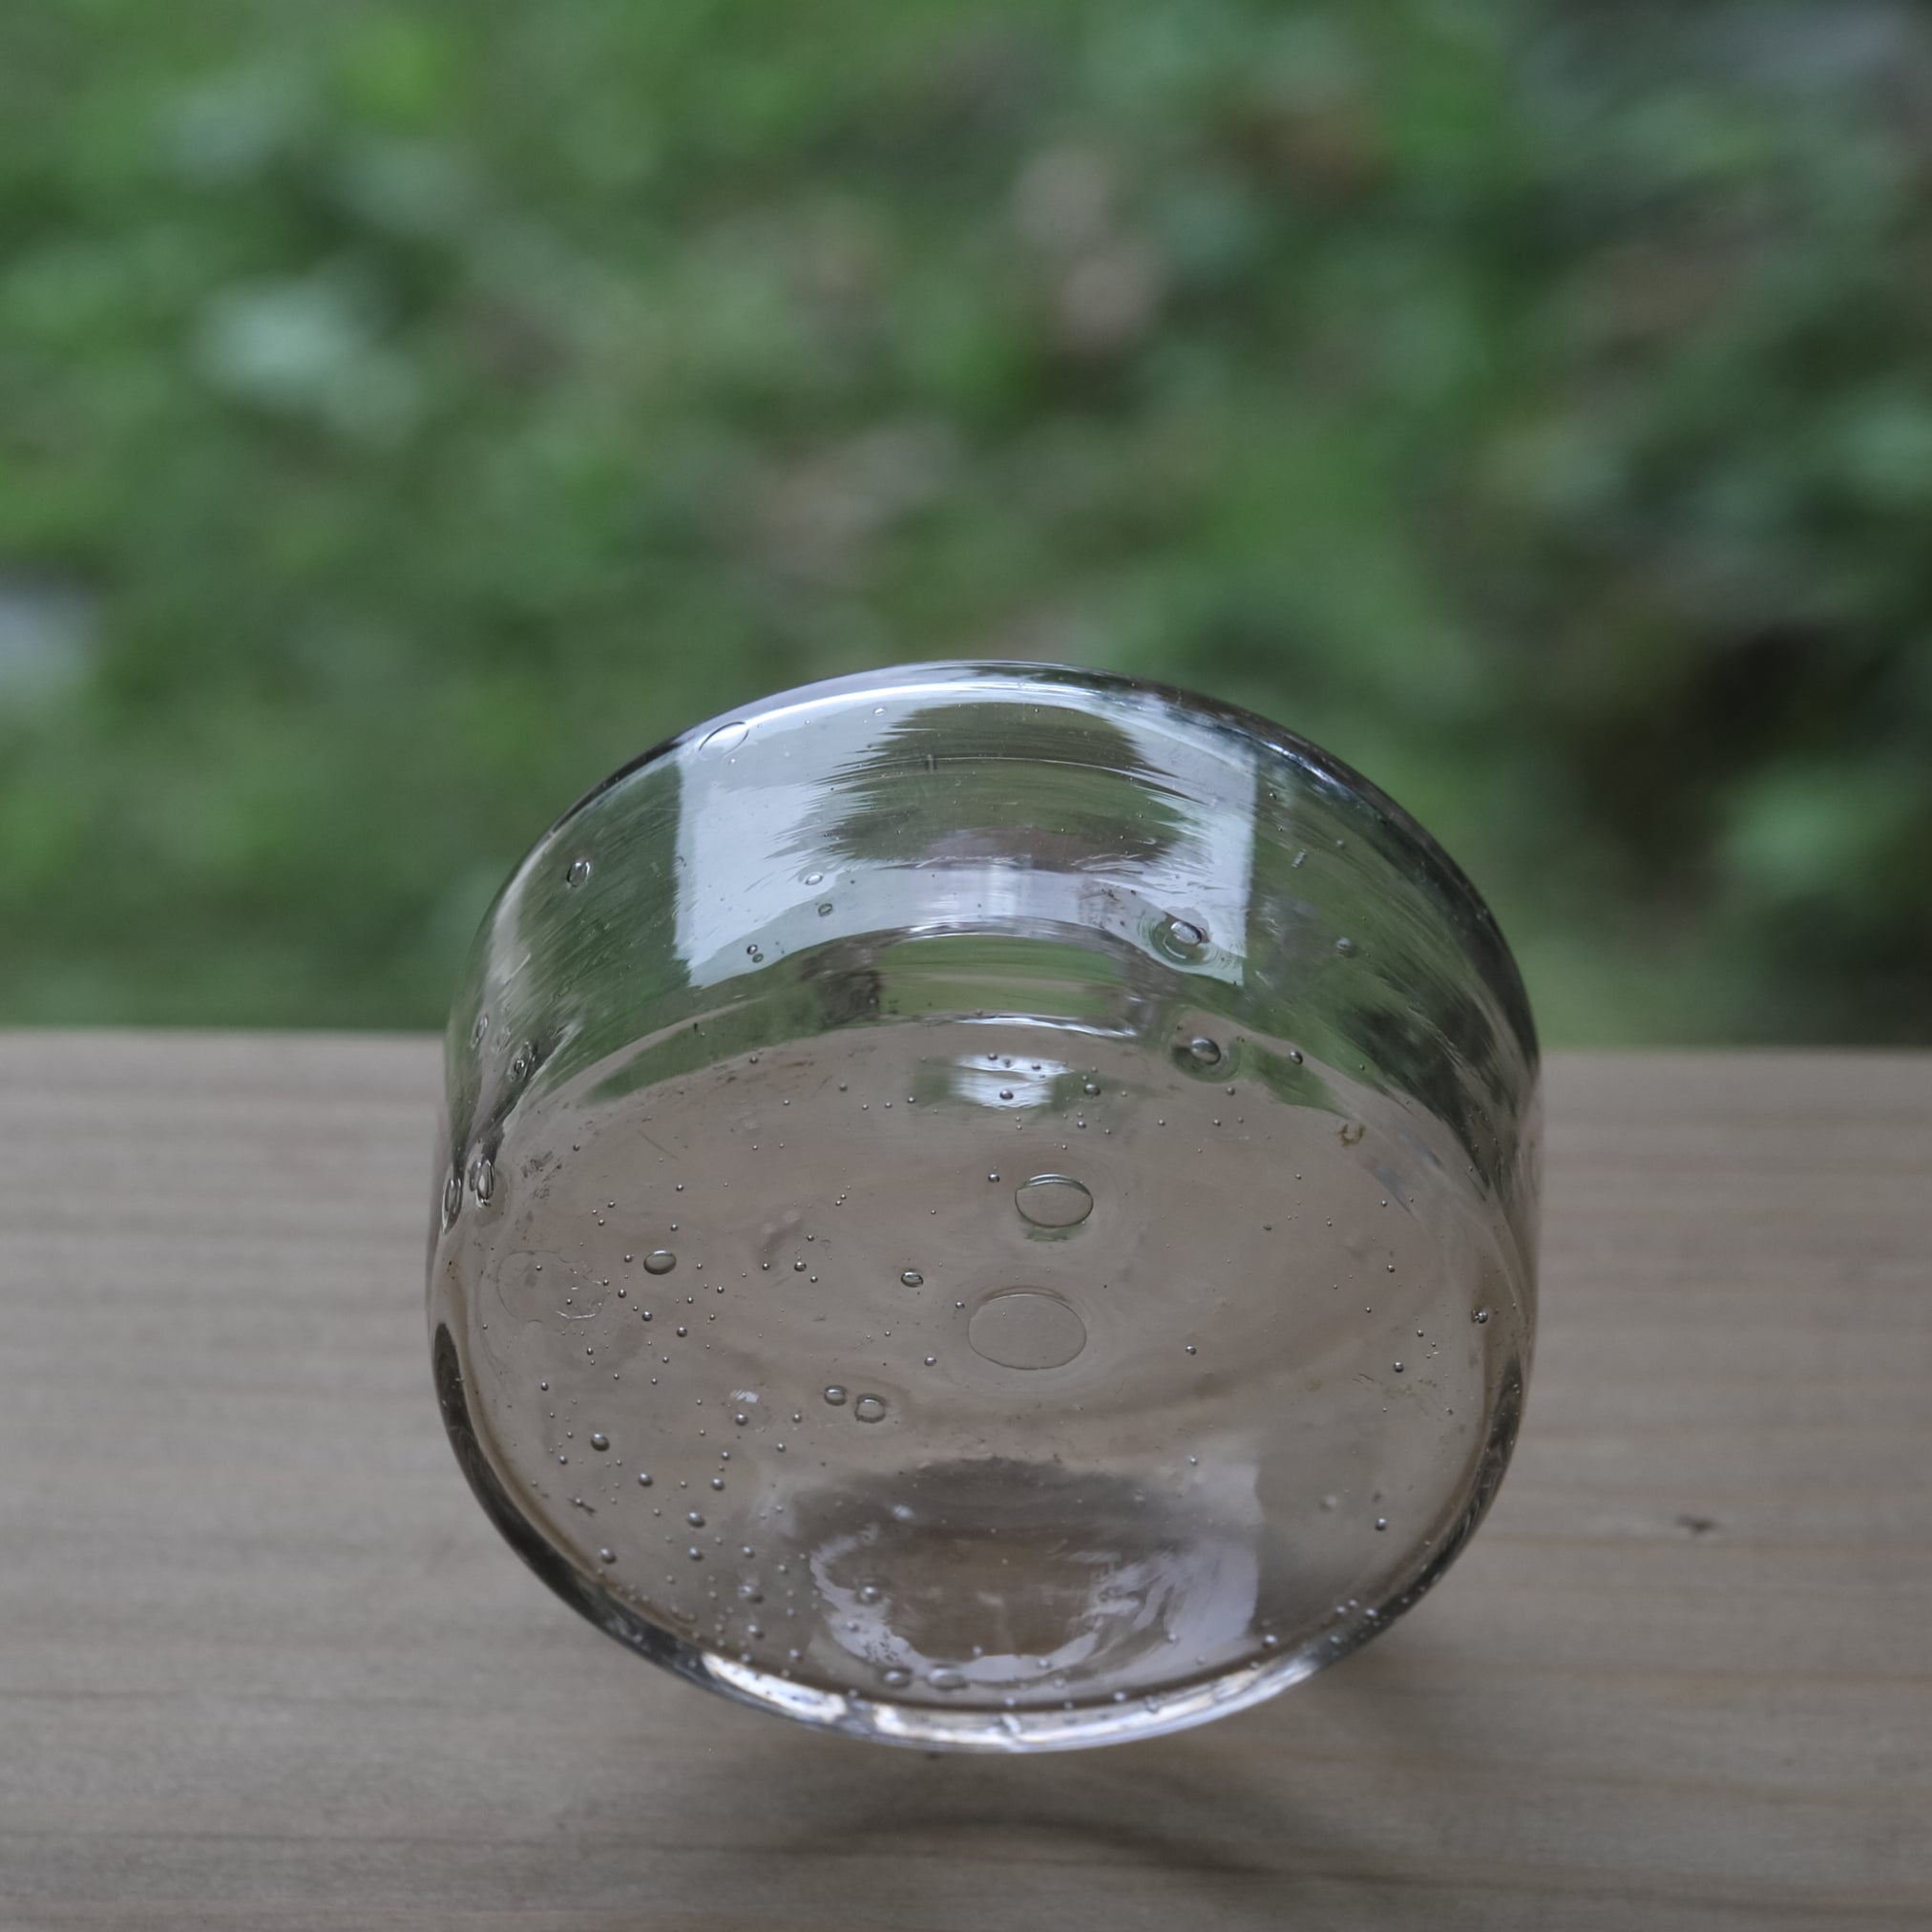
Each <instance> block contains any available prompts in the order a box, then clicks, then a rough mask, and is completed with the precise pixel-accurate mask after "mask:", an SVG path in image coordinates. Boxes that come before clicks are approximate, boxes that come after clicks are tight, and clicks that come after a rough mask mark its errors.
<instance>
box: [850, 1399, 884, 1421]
mask: <svg viewBox="0 0 1932 1932" xmlns="http://www.w3.org/2000/svg"><path fill="white" fill-rule="evenodd" d="M852 1414H853V1415H854V1416H855V1417H857V1418H858V1419H859V1420H860V1421H861V1422H883V1421H884V1420H885V1419H886V1405H885V1403H884V1401H883V1400H881V1399H880V1397H877V1396H861V1397H859V1398H858V1400H857V1401H856V1402H854V1403H853V1404H852Z"/></svg>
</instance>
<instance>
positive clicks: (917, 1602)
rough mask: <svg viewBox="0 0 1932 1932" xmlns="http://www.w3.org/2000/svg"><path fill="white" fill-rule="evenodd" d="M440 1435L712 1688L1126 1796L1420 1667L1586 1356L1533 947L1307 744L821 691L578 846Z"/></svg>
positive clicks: (488, 1108) (563, 1573) (530, 920)
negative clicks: (1410, 1656) (1360, 1674)
mask: <svg viewBox="0 0 1932 1932" xmlns="http://www.w3.org/2000/svg"><path fill="white" fill-rule="evenodd" d="M447 1066H448V1096H447V1113H446V1124H445V1132H444V1139H443V1145H442V1150H441V1152H440V1154H439V1163H438V1172H437V1177H436V1185H435V1196H436V1214H435V1225H434V1229H433V1232H432V1243H431V1257H430V1277H429V1306H430V1330H431V1344H432V1352H433V1357H434V1372H435V1381H436V1386H437V1391H438V1395H439V1397H440V1400H441V1403H442V1407H443V1413H444V1418H445V1420H446V1422H447V1424H448V1427H449V1430H450V1434H451V1438H452V1441H453V1442H454V1444H455V1447H456V1452H457V1455H458V1457H459V1459H460V1460H461V1462H462V1465H463V1468H464V1470H465V1471H466V1473H467V1474H468V1476H469V1479H470V1481H471V1483H472V1484H473V1487H474V1489H475V1492H476V1494H477V1496H478V1497H479V1499H480V1500H481V1502H482V1503H483V1505H484V1507H485V1509H487V1510H488V1511H489V1513H490V1515H491V1517H492V1518H493V1519H494V1522H495V1523H496V1525H497V1527H498V1528H499V1529H500V1530H501V1531H502V1532H503V1534H504V1535H505V1536H506V1537H507V1538H508V1539H509V1541H510V1543H511V1544H512V1545H513V1546H514V1547H515V1549H516V1550H517V1552H518V1553H519V1554H520V1555H521V1556H522V1557H523V1558H524V1559H525V1560H526V1561H527V1562H528V1563H529V1564H530V1565H531V1566H532V1567H533V1568H535V1569H536V1571H537V1573H538V1574H539V1575H540V1576H542V1577H543V1578H544V1580H545V1581H546V1582H548V1583H549V1584H550V1585H551V1586H553V1587H554V1588H555V1589H556V1590H557V1592H558V1593H559V1594H560V1595H561V1596H563V1597H564V1598H565V1599H566V1600H567V1601H568V1602H569V1603H570V1604H572V1605H573V1606H574V1607H577V1608H578V1609H579V1610H580V1611H582V1612H583V1614H584V1615H586V1616H588V1617H589V1618H591V1619H592V1620H593V1621H594V1622H595V1623H597V1624H599V1626H601V1627H602V1628H604V1629H605V1630H607V1631H609V1632H610V1633H611V1635H613V1636H615V1637H617V1638H619V1639H620V1641H622V1642H624V1643H626V1644H628V1645H630V1646H631V1647H632V1648H634V1649H637V1650H639V1651H641V1653H642V1654H643V1655H644V1656H646V1657H649V1658H650V1659H652V1660H653V1661H654V1662H657V1663H659V1664H662V1665H663V1666H665V1667H666V1668H668V1669H670V1670H675V1671H676V1672H678V1673H679V1674H680V1675H682V1676H684V1677H687V1678H689V1679H690V1680H691V1681H692V1682H694V1683H697V1684H701V1685H703V1686H704V1687H706V1688H707V1689H710V1690H713V1691H722V1692H724V1693H725V1694H726V1695H729V1696H732V1697H735V1698H739V1699H741V1700H743V1701H745V1702H746V1703H750V1704H755V1705H758V1706H761V1707H763V1708H764V1709H767V1710H770V1711H775V1712H783V1713H785V1714H786V1715H788V1716H790V1717H794V1718H797V1719H800V1720H802V1721H804V1722H807V1723H811V1724H817V1725H823V1726H827V1727H830V1728H832V1729H836V1730H839V1731H844V1732H849V1733H856V1734H858V1735H861V1736H866V1737H872V1738H878V1739H884V1740H889V1741H893V1742H898V1743H907V1744H916V1745H920V1746H925V1747H929V1748H930V1747H955V1748H960V1749H981V1750H1001V1751H1013V1750H1033V1749H1041V1748H1052V1747H1065V1746H1077V1745H1089V1744H1102V1743H1107V1742H1111V1741H1114V1740H1117V1739H1124V1738H1129V1737H1135V1736H1143V1735H1146V1734H1149V1733H1155V1732H1161V1731H1169V1730H1173V1729H1176V1728H1178V1727H1180V1726H1182V1725H1187V1724H1191V1723H1196V1722H1199V1721H1200V1720H1202V1719H1204V1718H1208V1717H1211V1716H1214V1715H1216V1714H1218V1713H1220V1712H1228V1711H1231V1710H1235V1709H1237V1708H1239V1707H1241V1706H1243V1705H1246V1704H1250V1703H1252V1702H1254V1701H1256V1700H1257V1699H1259V1698H1262V1697H1266V1696H1269V1695H1271V1693H1273V1692H1274V1691H1279V1690H1281V1689H1283V1688H1284V1687H1285V1686H1287V1685H1289V1684H1292V1683H1293V1682H1295V1681H1296V1680H1297V1679H1299V1678H1302V1677H1305V1676H1307V1675H1308V1674H1309V1673H1310V1672H1312V1671H1313V1670H1317V1669H1319V1668H1320V1667H1321V1666H1322V1665H1324V1664H1327V1663H1331V1662H1333V1661H1334V1659H1335V1658H1337V1657H1339V1656H1342V1655H1344V1654H1345V1653H1346V1652H1347V1651H1349V1650H1350V1649H1354V1648H1355V1647H1356V1646H1357V1645H1359V1644H1361V1643H1362V1642H1364V1641H1365V1640H1366V1639H1367V1638H1369V1637H1371V1636H1373V1635H1374V1634H1375V1633H1376V1631H1377V1630H1380V1629H1385V1628H1388V1626H1389V1624H1390V1623H1391V1622H1392V1621H1393V1620H1394V1619H1395V1618H1396V1617H1397V1616H1398V1615H1399V1614H1400V1613H1401V1612H1402V1611H1403V1610H1405V1609H1406V1608H1408V1607H1409V1606H1410V1605H1412V1604H1414V1603H1415V1602H1416V1600H1417V1599H1418V1597H1419V1596H1420V1595H1421V1594H1422V1593H1423V1592H1424V1591H1425V1590H1426V1589H1427V1588H1428V1587H1429V1586H1430V1585H1431V1584H1432V1583H1433V1582H1434V1581H1435V1580H1436V1578H1438V1577H1439V1576H1440V1575H1441V1573H1442V1571H1443V1569H1444V1568H1445V1567H1446V1565H1448V1564H1449V1563H1450V1562H1451V1561H1452V1560H1453V1559H1454V1557H1455V1555H1456V1553H1457V1552H1458V1550H1459V1549H1460V1547H1461V1546H1462V1544H1463V1543H1464V1542H1465V1541H1466V1540H1467V1538H1468V1536H1469V1535H1470V1532H1471V1531H1472V1530H1473V1529H1474V1528H1475V1526H1476V1524H1477V1523H1478V1522H1479V1521H1480V1520H1481V1516H1482V1513H1483V1511H1484V1509H1485V1508H1486V1507H1487V1505H1488V1503H1489V1501H1490V1499H1491V1497H1492V1496H1493V1495H1494V1494H1495V1491H1496V1487H1497V1483H1498V1481H1499V1480H1500V1479H1501V1477H1502V1470H1503V1466H1504V1464H1505V1462H1506V1461H1507V1460H1508V1457H1509V1453H1510V1449H1511V1445H1512V1443H1513V1441H1514V1439H1515V1435H1516V1429H1517V1422H1518V1418H1519V1416H1520V1414H1521V1410H1522V1402H1523V1382H1524V1376H1525V1375H1526V1373H1527V1370H1528V1365H1529V1355H1530V1342H1531V1333H1532V1328H1533V1319H1534V1254H1535V1227H1536V1203H1537V1160H1538V1127H1537V1111H1538V1109H1537V1051H1536V1044H1535V1036H1534V1032H1533V1029H1532V1026H1531V1021H1530V1016H1529V1012H1528V1008H1527V1005H1526V1003H1525V1000H1524V998H1523V987H1522V984H1521V981H1520V979H1519V978H1518V976H1517V972H1516V969H1515V966H1514V964H1513V962H1512V961H1511V958H1510V956H1509V953H1508V951H1507V949H1506V947H1505V946H1504V945H1503V942H1502V938H1501V936H1500V935H1499V934H1498V932H1497V928H1496V925H1495V923H1494V921H1493V920H1492V918H1491V917H1490V914H1488V912H1487V911H1486V909H1485V908H1484V907H1483V905H1482V903H1481V900H1480V899H1479V898H1478V896H1477V894H1476V893H1475V892H1474V890H1473V889H1472V888H1471V887H1470V885H1469V884H1468V882H1467V881H1466V880H1465V879H1464V878H1463V877H1462V875H1461V873H1460V872H1458V871H1457V870H1456V868H1455V867H1454V866H1453V865H1452V864H1451V863H1450V862H1449V860H1448V859H1447V858H1445V857H1444V856H1443V854H1442V852H1441V851H1439V849H1438V848H1437V847H1436V845H1435V844H1434V843H1433V842H1432V841H1431V840H1430V839H1429V838H1428V836H1427V835H1426V834H1425V833H1424V832H1423V831H1421V830H1419V828H1418V826H1417V825H1416V824H1415V823H1414V822H1413V821H1412V820H1411V819H1410V818H1408V817H1407V816H1406V815H1405V814H1404V813H1403V812H1402V811H1401V810H1400V809H1397V807H1396V806H1395V805H1393V804H1392V803H1391V802H1390V801H1389V800H1388V799H1387V798H1385V797H1384V796H1383V795H1382V794H1381V793H1380V792H1378V791H1376V789H1375V788H1373V787H1372V786H1370V785H1368V784H1367V783H1366V782H1364V781H1363V780H1362V779H1360V778H1358V777H1357V776H1356V775H1355V773H1353V772H1351V771H1349V770H1347V769H1346V768H1345V767H1342V766H1340V765H1338V764H1337V763H1336V762H1335V761H1334V760H1333V759H1331V758H1329V757H1328V756H1326V755H1325V754H1324V753H1322V752H1321V751H1319V750H1317V749H1316V748H1315V747H1314V746H1311V745H1309V744H1307V743H1305V742H1304V741H1302V740H1300V739H1297V738H1295V737H1293V736H1292V735H1291V734H1290V733H1288V732H1285V731H1282V730H1280V729H1279V728H1277V727H1276V726H1274V725H1269V724H1266V723H1264V722H1263V721H1262V720H1260V719H1257V718H1254V717H1250V716H1248V715H1246V714H1244V713H1241V712H1238V711H1234V710H1230V709H1229V708H1227V707H1225V706H1222V705H1218V704H1211V703H1208V701H1206V700H1203V699H1200V698H1192V697H1187V696H1184V695H1182V694H1179V693H1176V692H1171V691H1166V690H1160V689H1155V688H1152V687H1150V686H1147V685H1144V684H1138V683H1131V682H1128V681H1126V680H1123V679H1118V678H1110V677H1103V676H1099V675H1096V674H1094V673H1090V672H1085V671H1076V670H1061V669H1055V668H1051V667H1046V666H1041V665H1037V664H970V663H969V664H936V665H925V666H918V667H914V668H910V669H902V670H894V671H889V672H884V673H880V674H878V675H874V676H869V677H863V678H853V679H845V680H841V681H839V682H837V683H828V684H820V685H815V686H812V687H810V688H809V689H805V690H801V691H796V692H790V693H787V694H785V695H783V696H780V697H776V698H772V699H769V700H767V702H765V703H763V704H755V705H752V706H750V707H748V708H746V710H744V711H741V712H738V713H736V714H735V715H733V716H732V717H729V718H726V719H723V720H719V721H717V722H715V723H713V724H711V725H706V726H703V727H700V728H699V729H697V730H694V731H691V732H687V733H686V734H684V735H683V737H681V738H678V739H675V740H673V741H671V742H670V743H668V744H665V745H662V746H659V747H658V748H657V749H656V750H655V751H652V752H650V753H648V754H647V755H646V756H644V757H643V758H641V760H639V761H638V762H637V763H636V764H635V765H632V766H630V767H627V768H626V769H624V770H623V771H620V772H619V773H618V774H616V775H615V776H614V777H612V778H611V779H609V780H607V781H606V782H605V783H604V784H602V785H601V786H599V788H597V789H596V790H594V791H593V792H591V793H590V794H589V795H588V796H587V797H585V798H584V799H583V800H582V801H581V802H580V803H579V804H578V805H577V806H576V807H574V808H573V809H571V810H570V811H569V812H567V813H566V814H565V815H564V816H563V818H561V819H560V820H559V821H558V822H557V824H556V825H555V826H553V827H552V828H551V830H549V831H548V832H546V833H545V834H544V836H543V837H542V838H541V839H540V840H539V841H538V843H537V845H536V849H535V850H534V851H532V852H531V854H530V856H529V857H528V858H527V859H526V860H525V861H524V862H523V864H522V865H521V866H520V867H518V869H517V871H516V872H515V875H514V876H513V877H512V878H511V880H510V881H509V883H508V884H507V885H506V886H505V887H504V889H503V892H502V893H501V895H500V896H499V897H498V899H497V901H496V903H495V906H494V909H493V910H492V911H491V913H490V914H489V916H488V918H487V919H486V921H485V923H484V926H483V929H482V932H481V933H480V935H479V936H478V939H477V942H476V945H475V948H474V951H473V956H472V958H471V962H470V965H469V967H468V970H467V976H466V977H465V979H464V982H463V985H462V989H461V992H460V994H459V996H458V998H457V999H456V1002H455V1008H454V1012H453V1015H452V1020H451V1025H450V1031H449V1036H448V1042H447Z"/></svg>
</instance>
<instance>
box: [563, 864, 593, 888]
mask: <svg viewBox="0 0 1932 1932" xmlns="http://www.w3.org/2000/svg"><path fill="white" fill-rule="evenodd" d="M589 877H590V861H589V860H588V859H572V860H571V862H570V870H569V872H565V873H564V875H563V882H564V884H565V885H567V886H580V885H582V884H583V882H584V881H585V880H586V879H587V878H589Z"/></svg>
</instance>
